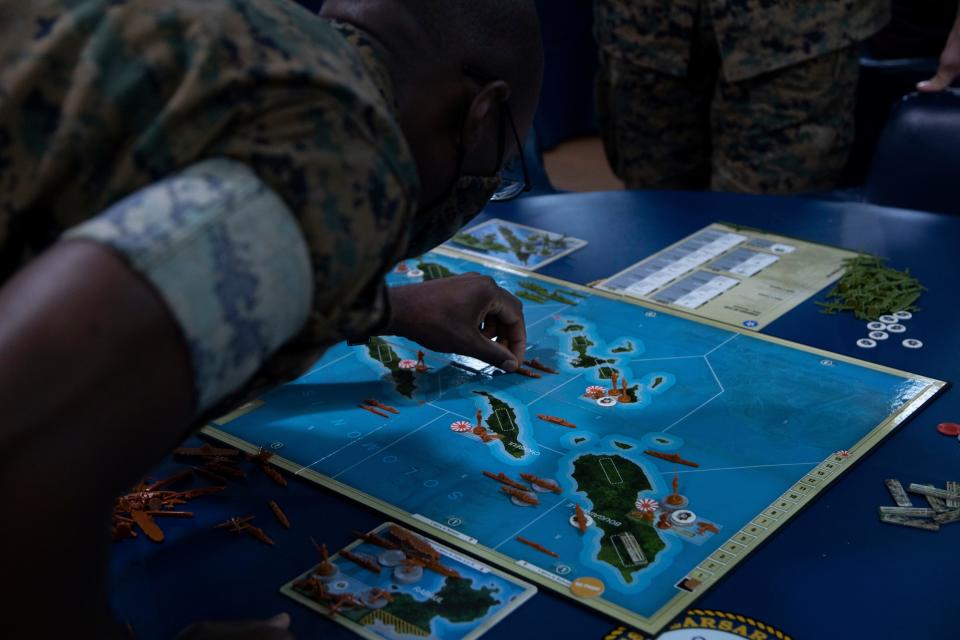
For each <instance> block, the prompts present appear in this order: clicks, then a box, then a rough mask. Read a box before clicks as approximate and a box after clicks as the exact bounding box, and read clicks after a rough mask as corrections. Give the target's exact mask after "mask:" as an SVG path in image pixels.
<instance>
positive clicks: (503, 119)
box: [463, 64, 533, 202]
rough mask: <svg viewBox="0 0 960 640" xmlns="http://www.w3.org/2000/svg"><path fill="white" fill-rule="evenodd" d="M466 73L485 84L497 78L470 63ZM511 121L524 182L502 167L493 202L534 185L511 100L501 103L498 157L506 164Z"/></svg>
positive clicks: (510, 197) (465, 68)
mask: <svg viewBox="0 0 960 640" xmlns="http://www.w3.org/2000/svg"><path fill="white" fill-rule="evenodd" d="M463 73H464V75H466V76H468V77H470V78H473V79H474V80H478V81H479V82H482V83H484V84H489V83H491V82H494V81H495V80H496V79H495V78H491V77H490V76H488V75H486V74H484V73H482V72H479V71H477V70H476V69H474V68H473V67H471V66H470V65H466V64H465V65H463ZM507 123H509V125H510V132H511V133H512V134H513V141H514V143H515V144H516V145H517V158H518V159H519V160H520V169H521V171H522V172H523V182H520V181H519V180H513V179H511V178H504V177H503V173H504V170H503V169H500V177H501V184H500V188H499V189H498V190H497V192H496V193H494V194H493V196H491V197H490V200H491V201H492V202H503V201H505V200H513V199H514V198H516V197H517V196H519V195H520V194H521V193H526V192H527V191H530V190H531V189H532V188H533V187H532V185H531V184H530V173H529V171H528V169H527V160H526V158H524V154H523V141H522V140H520V133H519V132H518V131H517V123H516V121H515V120H514V119H513V111H511V109H510V102H509V101H506V102H503V103H501V105H500V131H499V133H498V135H497V157H498V158H499V159H500V166H501V167H503V166H504V156H505V155H506V130H505V126H506V124H507Z"/></svg>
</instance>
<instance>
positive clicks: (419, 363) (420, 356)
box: [417, 351, 430, 373]
mask: <svg viewBox="0 0 960 640" xmlns="http://www.w3.org/2000/svg"><path fill="white" fill-rule="evenodd" d="M425 356H426V354H425V353H424V352H423V351H417V371H419V372H420V373H423V372H424V371H427V370H428V369H429V368H430V367H428V366H427V363H426V362H424V361H423V359H424V357H425Z"/></svg>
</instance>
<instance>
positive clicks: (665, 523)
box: [657, 511, 672, 529]
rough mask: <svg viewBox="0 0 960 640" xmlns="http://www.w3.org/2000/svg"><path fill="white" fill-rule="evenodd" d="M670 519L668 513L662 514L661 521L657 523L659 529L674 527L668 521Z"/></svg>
mask: <svg viewBox="0 0 960 640" xmlns="http://www.w3.org/2000/svg"><path fill="white" fill-rule="evenodd" d="M668 517H669V516H668V515H667V512H666V511H664V512H662V513H661V514H660V519H659V520H658V521H657V529H669V528H670V527H671V526H672V525H671V524H670V521H669V520H668V519H667V518H668Z"/></svg>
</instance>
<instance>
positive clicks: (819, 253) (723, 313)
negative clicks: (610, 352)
mask: <svg viewBox="0 0 960 640" xmlns="http://www.w3.org/2000/svg"><path fill="white" fill-rule="evenodd" d="M856 255H857V254H856V253H855V252H853V251H846V250H844V249H837V248H835V247H828V246H825V245H821V244H815V243H812V242H804V241H801V240H794V239H792V238H785V237H782V236H776V235H773V234H770V233H765V232H763V231H756V230H753V229H745V228H743V227H736V226H733V225H726V224H712V225H710V226H708V227H706V228H705V229H701V230H700V231H698V232H696V233H695V234H693V235H691V236H688V237H686V238H684V239H683V240H681V241H680V242H677V243H676V244H673V245H671V246H669V247H667V248H666V249H664V250H663V251H660V252H658V253H656V254H654V255H652V256H650V257H649V258H645V259H643V260H641V261H640V262H638V263H636V264H634V265H632V266H630V267H628V268H627V269H625V270H623V271H621V272H620V273H618V274H616V275H615V276H613V277H611V278H608V279H606V280H604V281H603V282H601V283H600V284H598V285H597V288H599V289H603V290H605V291H609V292H611V293H617V294H620V295H624V296H628V297H630V298H636V299H638V300H643V301H646V302H653V303H656V304H660V305H664V306H667V307H671V308H674V309H679V310H682V311H686V312H687V313H691V314H693V315H695V316H699V317H701V318H707V319H708V320H715V321H717V322H724V323H726V324H731V325H734V326H737V327H743V328H746V329H750V330H753V331H759V330H760V329H762V328H763V327H765V326H767V325H768V324H770V323H771V322H773V321H774V320H776V319H777V318H779V317H780V316H782V315H783V314H785V313H786V312H788V311H790V310H791V309H793V308H794V307H796V306H797V305H799V304H800V303H802V302H803V301H805V300H807V299H808V298H810V297H811V296H813V295H814V294H816V292H817V291H819V290H821V289H823V288H824V287H826V286H828V285H830V284H832V283H833V282H835V281H836V280H837V279H838V278H839V277H840V276H841V275H842V274H843V269H844V266H843V261H844V259H846V258H853V257H856Z"/></svg>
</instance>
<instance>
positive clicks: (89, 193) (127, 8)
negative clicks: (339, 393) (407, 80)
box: [0, 0, 418, 406]
mask: <svg viewBox="0 0 960 640" xmlns="http://www.w3.org/2000/svg"><path fill="white" fill-rule="evenodd" d="M210 158H224V159H229V160H222V161H217V162H219V164H217V163H216V162H215V163H214V164H212V165H209V164H208V165H204V164H203V163H202V161H204V160H206V159H210ZM198 163H201V164H200V165H199V166H200V167H201V168H200V169H199V170H194V169H192V170H190V171H194V173H190V171H187V173H186V174H184V175H185V178H184V180H185V182H178V183H177V185H179V186H177V185H174V186H170V185H167V188H168V191H169V192H170V194H169V195H170V197H169V198H165V197H161V194H160V191H159V189H160V187H158V186H156V185H157V183H158V181H161V180H162V179H164V178H167V177H169V176H173V175H175V174H177V172H180V171H183V170H185V169H187V168H188V167H192V166H195V165H197V164H198ZM249 170H252V172H253V173H252V174H250V172H249ZM196 171H199V173H197V172H196ZM244 171H246V173H244ZM224 175H227V176H232V177H231V178H230V179H231V180H233V179H236V180H237V185H239V186H236V185H235V188H231V189H224V190H223V193H222V194H221V196H222V198H223V199H225V200H224V201H230V202H234V201H237V199H240V200H242V199H243V198H248V197H249V198H259V201H260V202H261V203H263V202H266V203H267V205H265V206H269V207H272V208H273V209H274V210H279V209H282V208H283V205H282V204H278V203H277V202H276V201H275V199H274V200H271V199H270V193H273V194H276V195H278V196H279V197H280V198H281V199H282V203H283V204H285V206H286V207H287V208H288V209H289V211H290V212H292V214H293V218H294V219H295V221H296V227H298V228H299V231H300V233H301V235H302V238H303V239H304V240H305V243H306V248H307V251H308V256H306V253H305V254H304V255H305V261H299V262H298V261H297V260H295V259H292V260H291V261H290V268H291V269H292V270H294V271H295V270H296V268H297V265H299V264H301V263H302V264H306V265H307V266H308V267H307V268H308V269H309V271H310V275H312V291H311V292H308V294H312V306H309V307H308V308H306V309H305V311H304V316H309V319H308V321H307V322H306V324H305V326H306V328H305V329H303V330H302V331H301V332H300V333H299V335H298V336H297V338H296V339H295V340H294V341H293V342H292V343H288V344H287V346H286V347H284V348H283V349H282V350H280V352H279V353H273V352H274V351H275V350H276V349H275V347H276V346H277V345H276V344H271V345H270V349H269V351H271V353H272V354H273V355H272V357H271V358H270V360H269V362H268V363H267V365H266V366H264V367H262V368H260V369H259V372H260V376H259V381H260V382H262V383H263V384H273V383H275V382H276V381H278V380H282V379H286V378H289V377H291V376H293V375H295V374H297V373H299V372H300V371H302V370H303V368H304V367H305V366H308V364H309V363H310V362H311V361H312V360H313V359H315V358H316V356H317V355H318V354H319V352H320V351H321V350H322V349H324V348H325V347H327V346H329V345H330V344H332V343H334V342H336V341H339V340H341V339H343V338H344V337H347V336H353V335H362V334H365V333H367V332H368V331H371V330H373V329H375V328H376V327H377V325H378V324H380V323H381V322H382V321H383V320H384V319H385V315H386V293H385V287H384V283H383V276H384V275H385V273H386V271H387V270H388V269H389V268H390V267H391V265H393V264H394V263H395V262H396V260H397V259H399V258H400V257H402V256H403V255H404V253H405V250H406V247H407V245H408V243H409V227H410V221H411V218H412V216H413V213H414V211H415V208H416V198H417V190H418V181H417V172H416V165H415V163H414V161H413V158H412V155H411V152H410V150H409V148H408V146H407V143H406V141H405V140H404V137H403V135H402V133H401V131H400V128H399V124H398V117H397V112H396V104H395V99H394V96H393V87H392V84H391V80H390V78H389V75H388V73H387V70H386V67H385V65H384V63H383V61H382V60H381V59H380V58H379V57H378V54H377V52H376V50H375V48H374V47H373V46H372V45H371V43H370V42H369V41H368V39H367V37H366V36H365V35H364V34H363V33H362V32H360V31H358V30H357V29H354V28H352V27H349V26H347V25H343V24H335V23H331V22H328V21H326V20H323V19H320V18H319V17H317V16H316V15H314V14H312V13H309V12H308V11H306V10H304V9H302V8H300V7H299V6H298V5H296V4H295V3H294V2H291V1H289V0H204V1H203V2H197V1H196V0H31V1H30V2H22V1H21V0H0V277H2V278H6V277H8V276H9V275H10V274H11V273H13V271H15V270H16V269H17V268H19V267H20V266H22V265H23V264H24V262H25V261H27V260H29V259H30V258H31V257H32V256H34V255H36V254H37V253H39V252H40V251H42V250H44V249H45V248H47V247H49V246H50V245H51V244H52V243H53V242H55V241H57V239H58V238H60V237H61V235H62V234H63V233H64V232H65V231H67V230H68V229H71V228H74V227H76V226H77V225H80V224H81V223H84V222H85V221H86V222H87V223H88V224H87V225H85V226H82V227H81V229H83V234H85V237H88V238H89V237H93V238H95V239H98V238H99V239H102V240H104V241H105V242H107V243H108V244H110V245H111V246H113V247H114V248H116V249H117V250H119V251H121V252H122V253H124V254H125V255H127V256H128V258H130V262H131V263H133V264H134V266H135V267H136V266H137V263H138V260H137V259H136V257H135V255H134V257H131V253H130V252H134V254H135V252H136V246H137V245H138V243H139V245H140V246H141V247H144V246H146V245H145V244H143V243H144V242H147V244H149V242H150V241H153V240H157V241H160V240H162V239H163V238H173V237H175V236H176V235H177V233H180V235H183V233H182V232H180V231H178V230H177V226H178V225H181V224H183V222H182V218H183V217H184V215H183V213H184V211H187V212H188V213H189V212H190V211H195V213H192V214H190V215H192V216H193V218H194V219H197V217H198V216H201V217H202V216H204V215H210V214H209V207H210V206H211V203H213V200H211V199H210V198H207V197H206V196H204V195H203V194H204V190H210V189H213V190H218V189H221V187H222V186H223V180H224ZM191 181H192V182H191ZM264 184H265V185H266V186H265V187H263V185H264ZM151 185H154V187H152V189H153V190H152V191H148V192H146V193H145V194H144V193H140V191H141V190H143V189H145V188H148V187H150V186H151ZM184 185H186V186H184ZM181 188H183V189H186V190H187V191H191V190H193V191H192V192H191V193H193V196H191V197H193V199H194V201H195V202H198V203H200V205H202V206H196V207H193V206H192V205H190V206H187V208H186V209H184V208H183V207H181V206H180V204H178V202H179V201H178V200H177V198H174V197H173V195H172V194H174V193H175V192H176V191H177V189H181ZM265 191H269V192H270V193H264V192H265ZM197 193H199V194H200V195H197ZM131 194H134V195H131ZM194 196H196V197H194ZM124 198H127V201H123V199H124ZM205 198H206V199H205ZM231 199H232V200H231ZM121 201H123V203H122V206H121V205H117V203H121ZM143 203H153V204H152V205H151V206H152V207H153V209H152V210H153V212H154V215H160V216H161V217H162V216H166V218H165V219H164V220H162V221H161V222H162V223H161V224H156V220H154V223H151V224H153V226H154V227H159V231H157V230H156V229H152V230H147V231H149V233H147V236H146V237H147V240H144V237H145V236H143V235H141V236H140V237H138V238H136V239H134V240H131V239H130V238H129V237H121V236H124V234H127V233H128V232H129V231H130V230H131V229H134V228H137V227H138V225H139V226H140V227H143V226H144V223H143V218H142V217H138V216H141V214H142V213H143V210H142V205H143ZM111 205H117V206H116V207H115V208H114V210H113V211H112V213H111V214H110V215H108V216H106V217H104V218H102V219H100V220H99V221H98V223H97V224H92V223H90V222H89V221H91V220H93V219H94V218H95V217H96V216H98V214H100V213H101V212H102V211H104V210H106V209H108V208H109V207H110V206H111ZM174 205H176V206H174ZM138 207H139V208H138ZM191 207H193V208H192V209H191ZM204 207H206V208H207V210H206V212H204V210H203V208H204ZM248 208H249V207H248ZM157 212H160V213H159V214H158V213H157ZM196 212H199V213H196ZM138 221H139V222H138ZM191 224H192V223H191ZM219 224H220V223H219V222H218V223H217V224H216V225H213V226H209V225H208V227H207V228H206V232H207V233H208V234H213V235H216V234H219V236H218V238H219V239H220V240H222V241H223V242H230V233H227V232H224V230H225V229H227V227H223V226H217V225H219ZM281 226H282V225H281ZM141 231H143V229H141ZM150 233H152V234H153V235H152V236H150ZM83 234H82V235H83ZM213 235H211V237H213ZM277 237H278V238H279V237H288V238H289V235H287V236H281V235H278V236H277ZM234 249H236V247H231V246H228V245H224V244H222V245H221V246H220V247H219V248H218V249H217V250H216V251H215V252H213V253H211V254H210V255H209V256H208V257H209V258H210V259H209V260H207V262H209V263H210V264H211V265H214V263H216V264H215V265H214V266H212V267H211V268H215V269H216V270H218V273H217V274H215V277H214V276H211V279H210V282H211V283H214V284H216V282H219V281H218V280H217V279H216V278H221V280H220V281H223V282H226V280H223V278H225V277H226V276H225V275H224V274H227V273H228V272H229V275H230V277H231V278H232V279H231V280H230V282H231V283H232V285H231V286H234V287H238V286H241V285H242V287H244V288H243V289H242V290H239V291H237V292H235V293H236V295H232V294H231V295H227V294H223V292H221V295H219V296H218V297H217V300H216V302H215V304H219V305H220V307H219V309H218V311H217V313H218V314H219V315H218V317H217V319H218V321H220V322H221V323H222V324H223V325H224V326H225V329H224V330H225V331H228V332H232V333H230V336H232V337H231V338H230V339H229V340H227V343H229V344H230V345H232V347H230V348H232V349H233V352H232V354H231V357H232V358H233V360H235V361H241V360H247V361H250V360H251V358H252V357H253V356H252V355H251V354H252V353H253V351H256V349H257V348H260V349H261V350H262V347H263V345H259V346H258V345H257V344H256V343H257V341H256V340H245V338H244V336H245V335H246V334H249V333H251V329H250V327H249V326H247V325H245V324H244V321H243V318H242V315H243V314H244V313H247V309H253V308H255V307H257V306H258V305H259V306H261V307H262V306H264V305H263V304H260V303H258V301H257V300H258V297H260V296H264V295H266V293H265V292H266V290H267V289H268V288H269V287H268V283H266V282H261V281H258V275H257V272H256V269H252V268H248V266H249V265H247V266H244V261H243V260H239V259H238V260H235V261H234V264H230V263H229V260H224V259H222V258H223V256H225V255H226V256H236V255H247V257H249V255H252V253H251V252H249V251H247V252H246V254H244V253H243V252H240V253H238V252H237V251H234ZM272 250H273V251H278V250H282V247H279V248H278V247H274V248H273V249H272ZM292 252H293V253H296V251H292ZM261 253H262V252H261ZM231 259H232V258H231ZM231 270H232V271H231ZM182 277H183V276H181V278H182ZM161 280H162V277H160V276H158V277H157V278H154V279H151V281H152V282H153V283H154V284H155V286H158V287H159V286H160V285H159V284H158V282H160V281H161ZM228 293H229V292H228ZM243 296H246V298H244V297H243ZM310 297H311V296H310V295H308V297H307V304H308V305H311V303H310V302H309V300H310ZM238 299H239V300H240V301H241V302H239V303H238V302H237V300H238ZM167 301H168V303H170V300H169V298H168V300H167ZM244 301H245V302H244ZM206 303H209V301H205V300H194V301H186V302H185V304H184V308H190V307H191V305H193V306H196V305H197V304H206ZM244 304H245V305H246V307H244V308H238V305H239V306H240V307H243V305H244ZM170 306H173V307H176V305H174V304H171V305H170ZM300 326H303V325H302V324H301V325H300ZM244 332H246V334H245V333H244ZM253 333H256V332H255V331H253ZM188 339H189V336H188ZM245 345H246V346H245ZM251 345H253V346H251ZM194 355H195V364H196V354H194ZM259 355H260V356H263V355H269V354H263V353H261V354H259ZM253 359H258V358H253ZM262 359H263V358H259V359H258V366H259V364H260V362H262ZM224 366H227V367H229V366H232V365H229V363H227V364H226V365H224ZM195 368H196V367H195ZM247 369H249V363H248V365H247ZM221 373H222V372H221ZM198 375H199V374H198ZM218 375H219V374H218ZM223 375H227V376H229V375H233V376H234V377H236V374H235V373H234V374H231V373H229V372H227V373H226V374H223ZM234 386H235V385H234ZM198 393H201V395H203V393H202V390H200V391H198ZM212 400H213V399H211V398H206V399H204V400H203V401H202V402H201V404H202V405H203V406H206V405H208V404H210V401H212Z"/></svg>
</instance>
